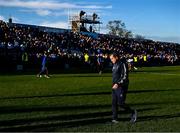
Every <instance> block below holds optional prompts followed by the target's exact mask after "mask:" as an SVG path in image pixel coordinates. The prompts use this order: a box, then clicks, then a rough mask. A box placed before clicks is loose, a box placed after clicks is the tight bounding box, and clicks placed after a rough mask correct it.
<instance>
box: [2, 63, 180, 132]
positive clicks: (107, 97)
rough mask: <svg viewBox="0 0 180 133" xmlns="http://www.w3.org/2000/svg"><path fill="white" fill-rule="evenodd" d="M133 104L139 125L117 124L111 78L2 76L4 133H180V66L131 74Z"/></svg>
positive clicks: (122, 116) (125, 121)
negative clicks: (74, 132)
mask: <svg viewBox="0 0 180 133" xmlns="http://www.w3.org/2000/svg"><path fill="white" fill-rule="evenodd" d="M127 103H128V104H129V105H130V106H131V107H132V108H136V109H137V110H138V121H137V123H135V124H131V123H129V114H126V113H125V112H123V111H120V112H119V120H120V123H119V124H116V125H112V124H111V123H110V120H111V74H110V73H106V74H103V75H102V76H99V75H98V74H58V75H52V77H51V78H50V79H45V78H36V76H35V75H11V76H8V75H1V76H0V131H78V132H79V131H83V132H85V131H88V132H89V131H90V132H91V131H92V132H98V131H103V132H105V131H109V132H113V131H116V132H117V131H138V132H140V131H141V132H142V131H145V132H159V131H174V132H177V131H180V126H179V125H180V66H175V67H152V68H140V69H139V70H138V71H137V72H132V73H130V86H129V93H128V96H127Z"/></svg>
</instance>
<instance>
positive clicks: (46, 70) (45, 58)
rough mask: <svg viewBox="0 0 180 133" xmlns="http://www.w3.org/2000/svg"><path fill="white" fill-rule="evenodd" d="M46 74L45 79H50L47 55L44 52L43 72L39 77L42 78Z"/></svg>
mask: <svg viewBox="0 0 180 133" xmlns="http://www.w3.org/2000/svg"><path fill="white" fill-rule="evenodd" d="M44 72H45V73H46V74H45V75H44V77H45V78H50V77H49V73H48V69H47V53H46V52H44V55H43V58H42V68H41V71H40V72H39V73H38V74H37V77H40V78H41V77H42V76H41V74H43V73H44Z"/></svg>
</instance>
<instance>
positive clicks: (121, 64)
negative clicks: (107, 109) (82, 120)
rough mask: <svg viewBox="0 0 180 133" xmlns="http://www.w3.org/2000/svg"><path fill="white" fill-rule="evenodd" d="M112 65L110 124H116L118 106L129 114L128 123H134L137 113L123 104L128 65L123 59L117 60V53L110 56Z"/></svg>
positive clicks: (126, 89)
mask: <svg viewBox="0 0 180 133" xmlns="http://www.w3.org/2000/svg"><path fill="white" fill-rule="evenodd" d="M110 60H111V62H112V63H113V68H112V82H113V84H112V123H118V106H119V107H120V108H122V109H123V110H124V111H126V112H128V113H131V120H130V122H132V123H135V122H136V120H137V111H136V110H132V109H131V108H130V107H129V106H128V105H127V104H125V100H126V94H127V91H128V84H129V79H128V65H127V63H126V61H125V60H124V59H121V60H120V59H119V56H118V54H117V53H113V54H111V55H110Z"/></svg>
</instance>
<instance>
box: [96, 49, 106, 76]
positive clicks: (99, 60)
mask: <svg viewBox="0 0 180 133" xmlns="http://www.w3.org/2000/svg"><path fill="white" fill-rule="evenodd" d="M97 52H98V55H97V70H98V72H99V74H100V75H101V74H102V71H103V62H104V60H103V54H102V52H101V50H100V49H98V50H97Z"/></svg>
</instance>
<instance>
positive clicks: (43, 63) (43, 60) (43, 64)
mask: <svg viewBox="0 0 180 133" xmlns="http://www.w3.org/2000/svg"><path fill="white" fill-rule="evenodd" d="M42 66H46V56H43V59H42Z"/></svg>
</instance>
